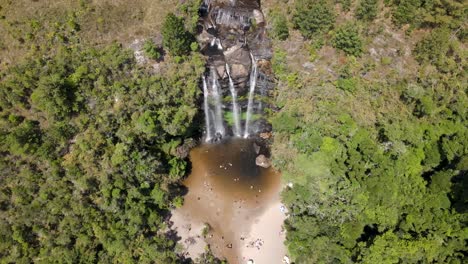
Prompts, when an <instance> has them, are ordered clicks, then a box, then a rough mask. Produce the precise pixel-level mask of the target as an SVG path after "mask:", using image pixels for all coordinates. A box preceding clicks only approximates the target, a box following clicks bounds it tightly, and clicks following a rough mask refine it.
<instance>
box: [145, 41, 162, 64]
mask: <svg viewBox="0 0 468 264" xmlns="http://www.w3.org/2000/svg"><path fill="white" fill-rule="evenodd" d="M143 50H144V51H145V54H146V56H148V57H149V58H151V59H153V60H157V59H159V58H161V53H160V52H159V48H158V46H156V44H154V42H153V41H152V40H151V39H148V40H146V41H145V44H144V45H143Z"/></svg>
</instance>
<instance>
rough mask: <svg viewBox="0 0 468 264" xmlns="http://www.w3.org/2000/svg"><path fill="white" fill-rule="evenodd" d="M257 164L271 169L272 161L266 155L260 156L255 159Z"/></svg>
mask: <svg viewBox="0 0 468 264" xmlns="http://www.w3.org/2000/svg"><path fill="white" fill-rule="evenodd" d="M255 164H257V166H260V167H263V168H269V167H271V161H270V159H268V158H267V157H265V155H258V156H257V158H256V159H255Z"/></svg>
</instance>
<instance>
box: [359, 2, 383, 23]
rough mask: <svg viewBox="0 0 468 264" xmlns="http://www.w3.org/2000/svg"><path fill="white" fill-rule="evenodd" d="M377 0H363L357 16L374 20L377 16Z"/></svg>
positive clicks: (366, 19)
mask: <svg viewBox="0 0 468 264" xmlns="http://www.w3.org/2000/svg"><path fill="white" fill-rule="evenodd" d="M377 10H378V1H377V0H361V1H360V2H359V5H358V7H357V8H356V17H357V18H358V19H362V20H365V21H372V20H374V19H375V17H376V16H377Z"/></svg>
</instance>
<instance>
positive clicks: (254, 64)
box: [244, 53, 257, 138]
mask: <svg viewBox="0 0 468 264" xmlns="http://www.w3.org/2000/svg"><path fill="white" fill-rule="evenodd" d="M250 57H251V58H252V70H251V71H250V90H249V102H248V104H247V118H246V120H245V130H244V138H247V137H249V125H250V122H251V119H252V111H253V109H252V108H253V97H254V93H255V86H256V84H257V61H256V60H255V58H254V56H253V55H252V53H250Z"/></svg>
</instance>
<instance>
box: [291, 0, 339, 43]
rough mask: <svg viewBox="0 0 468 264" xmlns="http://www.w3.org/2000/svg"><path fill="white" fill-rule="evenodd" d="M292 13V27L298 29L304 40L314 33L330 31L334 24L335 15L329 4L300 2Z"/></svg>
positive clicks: (302, 0)
mask: <svg viewBox="0 0 468 264" xmlns="http://www.w3.org/2000/svg"><path fill="white" fill-rule="evenodd" d="M295 9H296V10H295V12H294V18H293V23H294V27H296V28H297V29H299V31H300V32H301V34H302V35H303V36H304V37H305V38H311V37H312V36H313V35H314V34H316V33H323V32H326V31H328V30H330V29H331V28H332V26H333V24H334V23H335V13H334V11H333V7H332V6H331V4H330V3H328V2H326V1H323V0H320V1H317V2H312V1H306V0H300V1H298V2H297V4H296V7H295Z"/></svg>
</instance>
